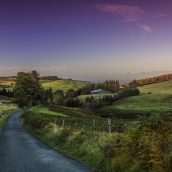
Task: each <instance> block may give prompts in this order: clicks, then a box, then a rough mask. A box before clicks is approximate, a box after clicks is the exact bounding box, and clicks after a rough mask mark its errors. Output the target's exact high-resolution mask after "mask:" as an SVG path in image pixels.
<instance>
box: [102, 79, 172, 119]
mask: <svg viewBox="0 0 172 172" xmlns="http://www.w3.org/2000/svg"><path fill="white" fill-rule="evenodd" d="M138 88H139V90H140V92H141V94H140V95H139V96H134V97H128V98H125V99H122V100H119V101H117V102H115V103H114V104H113V105H111V106H107V107H104V108H103V109H102V111H103V112H105V113H109V114H112V115H117V116H120V117H123V116H124V117H127V118H128V117H129V118H134V117H136V116H137V115H147V114H149V113H159V112H169V111H170V112H171V111H172V106H171V104H172V81H166V82H162V83H155V84H150V85H145V86H139V87H138Z"/></svg>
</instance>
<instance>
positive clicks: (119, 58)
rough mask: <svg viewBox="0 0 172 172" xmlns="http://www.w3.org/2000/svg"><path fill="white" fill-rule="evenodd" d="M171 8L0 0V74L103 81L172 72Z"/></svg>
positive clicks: (119, 0)
mask: <svg viewBox="0 0 172 172" xmlns="http://www.w3.org/2000/svg"><path fill="white" fill-rule="evenodd" d="M171 9H172V1H171V0H149V1H140V0H130V1H129V0H4V1H1V2H0V62H1V63H0V75H15V74H16V72H17V71H20V70H26V71H27V70H31V69H37V70H38V71H39V72H40V73H41V74H42V75H50V74H52V75H59V76H61V77H72V78H75V79H83V80H104V79H110V78H111V79H127V78H134V77H141V74H143V73H144V74H145V72H146V73H151V74H156V73H157V74H158V73H166V72H171V71H172V70H171V69H172V19H171V18H172V10H171ZM139 74H140V75H139Z"/></svg>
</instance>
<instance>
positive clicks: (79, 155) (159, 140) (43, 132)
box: [23, 107, 172, 172]
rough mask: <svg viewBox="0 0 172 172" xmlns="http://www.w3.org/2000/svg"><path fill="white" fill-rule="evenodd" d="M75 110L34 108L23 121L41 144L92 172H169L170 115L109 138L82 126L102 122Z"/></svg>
mask: <svg viewBox="0 0 172 172" xmlns="http://www.w3.org/2000/svg"><path fill="white" fill-rule="evenodd" d="M74 110H75V109H72V110H70V109H69V111H68V113H67V110H66V109H65V110H64V109H63V108H62V109H60V111H57V110H56V111H50V110H48V109H47V108H43V107H37V108H33V109H32V110H30V111H28V112H26V113H25V114H24V115H23V119H24V120H23V121H24V124H25V125H26V127H27V128H28V129H29V130H30V131H32V133H34V134H35V135H36V136H38V137H39V138H40V139H41V140H43V141H44V142H46V143H47V144H49V145H50V146H52V147H54V148H55V149H56V150H59V151H61V152H63V153H65V154H67V155H70V156H72V157H74V158H76V159H78V160H80V161H81V162H83V163H84V164H86V165H87V166H89V167H90V168H91V169H93V170H94V171H99V172H114V171H115V172H116V171H117V172H157V171H158V172H161V171H163V172H170V170H171V169H172V166H171V164H172V163H171V162H172V149H171V147H172V127H171V126H172V125H171V124H172V118H171V115H169V114H166V115H158V114H157V115H154V116H151V117H149V118H147V119H146V118H145V119H142V120H140V121H137V122H135V124H133V125H131V127H129V128H128V129H127V130H125V131H123V132H121V131H120V132H118V131H113V132H112V133H111V134H108V132H107V131H102V130H94V129H93V128H92V129H91V128H89V127H87V125H84V126H83V125H82V123H83V122H87V123H89V120H92V119H94V120H95V122H96V123H97V124H98V126H101V125H102V121H103V119H101V118H97V117H94V116H91V115H88V116H87V114H86V113H84V112H80V113H81V114H80V115H79V114H76V115H74V113H72V112H73V111H74ZM77 111H79V109H77ZM69 112H71V113H69ZM78 113H79V112H78ZM64 119H66V120H65V123H64V124H63V122H62V121H63V120H64ZM67 119H68V120H67ZM76 119H77V120H78V121H77V122H78V123H77V124H78V125H75V124H76ZM79 120H80V123H79ZM101 120H102V121H101ZM66 121H68V122H66ZM99 121H101V122H99ZM84 124H86V123H84Z"/></svg>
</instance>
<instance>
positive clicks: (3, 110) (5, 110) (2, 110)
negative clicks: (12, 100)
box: [0, 104, 17, 133]
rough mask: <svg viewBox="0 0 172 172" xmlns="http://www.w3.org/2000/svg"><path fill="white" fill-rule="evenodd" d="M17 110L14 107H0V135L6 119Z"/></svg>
mask: <svg viewBox="0 0 172 172" xmlns="http://www.w3.org/2000/svg"><path fill="white" fill-rule="evenodd" d="M16 109H17V107H16V105H9V104H8V105H1V106H0V133H1V132H2V129H3V127H4V124H5V122H6V121H7V119H8V117H9V116H10V115H11V114H12V112H14V111H15V110H16Z"/></svg>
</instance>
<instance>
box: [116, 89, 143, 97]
mask: <svg viewBox="0 0 172 172" xmlns="http://www.w3.org/2000/svg"><path fill="white" fill-rule="evenodd" d="M139 94H140V91H139V89H138V88H127V89H124V90H121V91H119V93H118V95H117V97H118V99H121V98H124V97H130V96H137V95H139Z"/></svg>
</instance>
